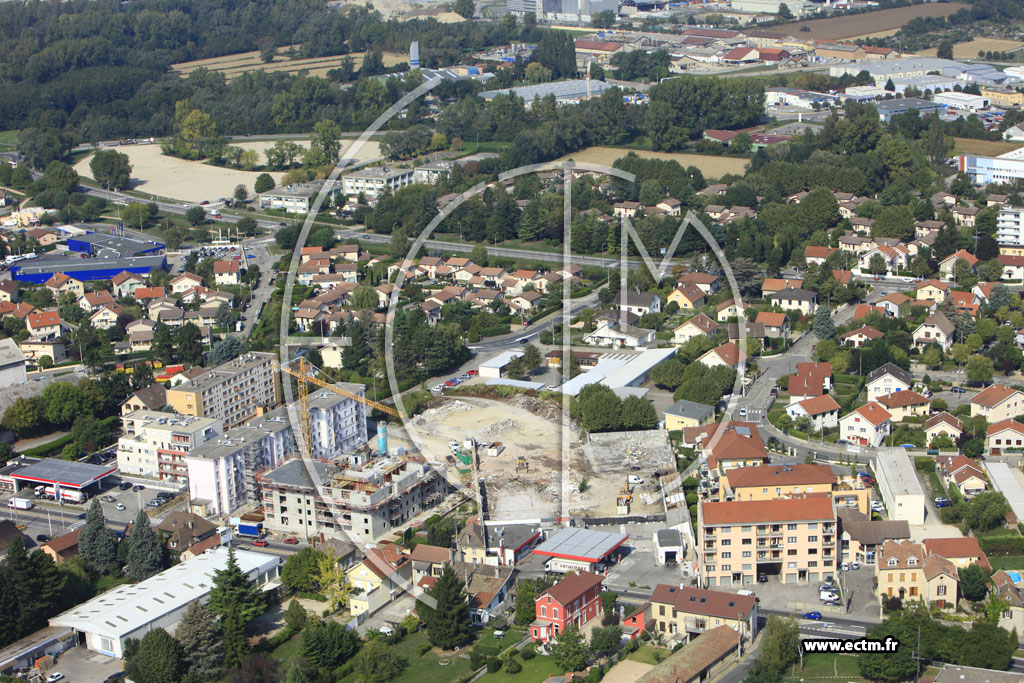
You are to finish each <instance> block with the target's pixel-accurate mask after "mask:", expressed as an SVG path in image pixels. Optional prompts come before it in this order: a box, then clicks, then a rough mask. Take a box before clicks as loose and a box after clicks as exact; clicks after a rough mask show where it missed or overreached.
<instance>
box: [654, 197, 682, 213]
mask: <svg viewBox="0 0 1024 683" xmlns="http://www.w3.org/2000/svg"><path fill="white" fill-rule="evenodd" d="M654 207H655V208H656V209H661V210H662V211H664V212H665V213H666V214H667V215H669V216H681V215H683V203H682V202H681V201H679V200H678V199H675V198H674V197H668V198H666V199H662V200H661V201H660V202H658V203H657V204H655V205H654Z"/></svg>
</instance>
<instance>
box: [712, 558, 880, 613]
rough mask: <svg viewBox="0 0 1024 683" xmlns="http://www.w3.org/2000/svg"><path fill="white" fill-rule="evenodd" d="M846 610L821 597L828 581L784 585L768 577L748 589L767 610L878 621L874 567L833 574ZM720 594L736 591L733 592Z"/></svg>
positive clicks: (867, 566)
mask: <svg viewBox="0 0 1024 683" xmlns="http://www.w3.org/2000/svg"><path fill="white" fill-rule="evenodd" d="M833 577H834V584H835V585H836V586H837V588H838V592H839V594H840V602H841V603H842V606H840V607H834V606H828V605H826V604H825V603H824V602H822V600H821V598H820V597H819V592H818V589H819V587H820V586H823V585H825V582H824V581H816V582H813V583H810V582H802V583H781V582H780V581H779V577H778V576H771V575H769V576H767V577H766V578H767V579H768V581H767V582H766V583H758V584H757V585H755V586H747V587H745V589H747V590H753V591H754V593H756V594H757V598H758V601H759V602H760V604H761V606H762V607H763V608H764V609H769V610H779V611H786V612H793V613H797V614H803V613H805V612H821V613H822V614H824V615H826V616H828V615H831V616H840V615H849V616H852V617H862V618H866V617H873V618H877V617H878V601H877V600H876V599H875V597H874V588H873V585H874V567H873V566H870V565H861V567H860V569H857V570H852V569H851V570H850V571H846V572H843V571H839V572H836V573H834V574H833ZM716 590H728V591H733V592H735V591H734V589H732V588H721V589H716Z"/></svg>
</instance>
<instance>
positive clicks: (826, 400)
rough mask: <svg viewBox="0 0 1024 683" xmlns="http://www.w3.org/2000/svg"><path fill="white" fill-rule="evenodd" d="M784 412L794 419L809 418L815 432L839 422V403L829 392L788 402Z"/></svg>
mask: <svg viewBox="0 0 1024 683" xmlns="http://www.w3.org/2000/svg"><path fill="white" fill-rule="evenodd" d="M786 414H787V415H789V416H790V417H791V418H793V419H794V420H796V419H799V418H801V417H809V418H811V421H812V422H813V423H814V431H816V432H817V431H821V430H822V429H829V428H830V427H835V426H836V425H838V424H839V404H838V403H836V400H835V399H834V398H832V396H830V395H829V394H822V395H821V396H815V397H813V398H807V399H804V400H803V401H798V402H797V403H790V404H789V405H788V406H786Z"/></svg>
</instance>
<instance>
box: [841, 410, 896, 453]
mask: <svg viewBox="0 0 1024 683" xmlns="http://www.w3.org/2000/svg"><path fill="white" fill-rule="evenodd" d="M890 418H891V415H890V413H889V411H888V410H886V409H885V408H883V407H882V406H881V405H880V404H878V403H876V402H874V401H871V402H870V403H865V404H864V405H862V406H861V407H859V408H857V409H856V410H853V411H851V412H849V413H847V414H846V415H844V416H843V417H841V418H839V438H840V439H842V440H845V441H847V442H848V443H852V444H859V445H861V446H871V447H872V448H878V447H879V446H881V445H882V443H883V442H884V441H885V437H887V436H889V431H890V430H891V429H892V422H891V420H890Z"/></svg>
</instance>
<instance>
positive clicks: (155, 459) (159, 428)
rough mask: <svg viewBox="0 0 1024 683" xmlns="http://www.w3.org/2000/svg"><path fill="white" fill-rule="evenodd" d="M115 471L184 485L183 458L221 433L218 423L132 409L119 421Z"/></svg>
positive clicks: (199, 418)
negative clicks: (120, 433)
mask: <svg viewBox="0 0 1024 683" xmlns="http://www.w3.org/2000/svg"><path fill="white" fill-rule="evenodd" d="M121 427H122V431H123V434H124V435H123V436H122V437H121V438H120V439H118V440H117V468H118V469H119V470H120V471H121V473H122V474H137V475H141V476H144V477H152V478H155V479H159V480H161V481H170V482H172V483H174V484H175V485H184V484H185V483H187V482H188V464H187V462H186V460H185V459H186V457H187V456H188V455H189V453H191V452H192V451H193V450H195V449H196V448H198V447H199V446H202V445H203V444H204V443H206V442H207V441H210V440H212V439H216V438H217V437H219V436H220V435H222V434H223V433H224V423H223V422H222V421H221V420H218V419H214V418H208V417H192V416H187V415H178V414H173V413H161V412H157V411H153V410H133V411H131V412H130V413H128V414H126V415H124V416H123V417H122V418H121Z"/></svg>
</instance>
